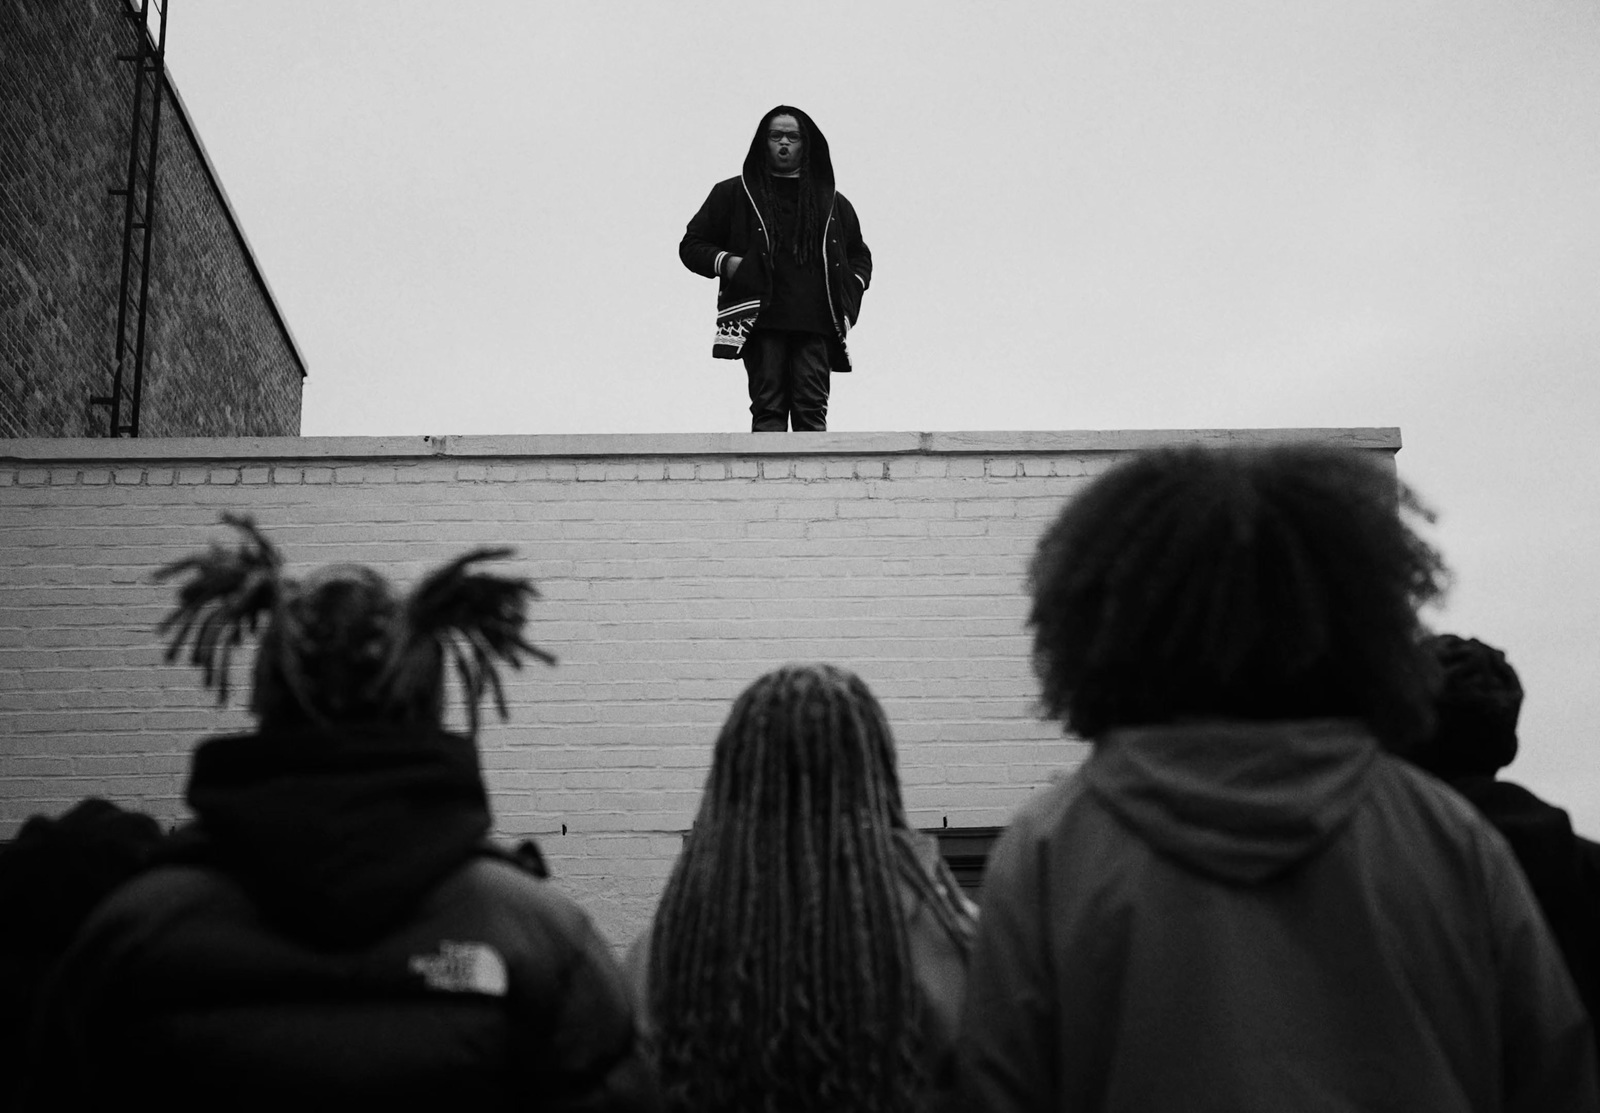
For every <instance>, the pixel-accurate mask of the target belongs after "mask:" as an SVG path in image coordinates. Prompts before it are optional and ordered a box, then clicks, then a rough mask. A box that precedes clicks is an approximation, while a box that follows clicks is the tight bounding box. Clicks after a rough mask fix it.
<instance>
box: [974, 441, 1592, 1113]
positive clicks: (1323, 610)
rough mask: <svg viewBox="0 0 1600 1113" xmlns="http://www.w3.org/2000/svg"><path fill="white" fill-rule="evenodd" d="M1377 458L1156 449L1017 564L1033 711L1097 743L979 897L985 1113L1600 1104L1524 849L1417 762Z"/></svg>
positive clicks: (1406, 556) (1432, 559)
mask: <svg viewBox="0 0 1600 1113" xmlns="http://www.w3.org/2000/svg"><path fill="white" fill-rule="evenodd" d="M1417 517H1423V518H1426V511H1425V510H1424V509H1423V508H1422V507H1421V505H1420V503H1418V502H1417V501H1416V499H1415V498H1414V496H1412V495H1411V493H1410V492H1409V491H1408V490H1407V489H1406V488H1405V487H1404V486H1403V485H1400V484H1398V483H1397V481H1396V478H1395V475H1394V471H1393V469H1392V467H1391V466H1387V462H1384V463H1379V462H1378V461H1375V460H1373V459H1372V458H1371V457H1370V456H1368V455H1365V454H1362V453H1358V452H1356V451H1353V450H1349V449H1340V448H1334V447H1330V446H1323V445H1312V444H1282V445H1272V446H1259V447H1227V448H1204V447H1199V446H1186V447H1173V448H1166V449H1161V450H1156V451H1150V452H1145V453H1140V454H1138V455H1136V456H1134V457H1132V458H1131V459H1129V460H1127V461H1125V462H1123V463H1121V464H1119V465H1118V466H1116V467H1114V468H1112V469H1110V470H1109V471H1107V472H1106V473H1105V474H1104V475H1102V476H1100V477H1099V478H1098V479H1096V480H1095V481H1094V482H1093V483H1092V484H1090V485H1089V486H1088V487H1086V488H1085V489H1084V491H1083V492H1082V493H1081V494H1080V495H1079V496H1078V497H1077V498H1075V499H1074V500H1072V501H1071V502H1069V503H1068V504H1067V505H1066V507H1065V508H1064V509H1063V510H1062V512H1061V514H1060V516H1059V517H1058V518H1057V519H1056V521H1055V523H1054V524H1053V525H1051V526H1050V527H1049V528H1048V529H1047V530H1046V531H1045V533H1044V536H1043V538H1042V539H1041V540H1040V542H1039V545H1038V549H1037V551H1036V553H1035V555H1034V558H1033V562H1032V566H1031V568H1030V575H1029V582H1030V586H1031V588H1032V606H1031V610H1030V612H1029V616H1028V624H1029V626H1031V628H1032V632H1033V657H1034V669H1035V672H1037V674H1038V677H1039V681H1040V685H1041V689H1042V693H1041V697H1042V698H1041V703H1042V705H1043V707H1044V709H1045V710H1046V711H1047V712H1048V713H1049V714H1050V715H1051V716H1052V717H1054V718H1057V719H1059V720H1061V721H1062V722H1063V724H1064V725H1066V726H1067V727H1069V728H1070V729H1071V730H1072V731H1073V732H1074V733H1075V734H1077V735H1078V736H1080V737H1082V738H1086V739H1087V740H1088V741H1089V742H1090V743H1091V744H1092V751H1091V753H1090V756H1089V757H1088V759H1087V760H1086V761H1085V762H1084V763H1083V764H1082V765H1081V766H1080V767H1079V768H1078V769H1077V770H1076V771H1075V772H1074V773H1073V774H1072V776H1071V777H1069V778H1068V779H1066V780H1064V781H1062V782H1060V783H1058V784H1056V785H1054V786H1052V787H1050V788H1048V789H1045V790H1044V791H1043V792H1041V793H1040V794H1039V796H1038V797H1036V798H1035V799H1034V800H1032V801H1030V802H1029V803H1028V804H1026V805H1024V807H1023V808H1022V809H1021V811H1019V812H1018V813H1017V814H1016V815H1015V816H1014V817H1013V818H1012V821H1011V823H1010V825H1009V826H1008V828H1007V829H1006V832H1005V834H1003V835H1002V836H1001V837H1000V839H999V841H998V842H997V843H996V845H995V847H994V849H993V851H992V852H991V853H990V856H989V861H988V864H987V867H986V870H985V874H984V887H983V919H982V921H981V922H980V924H979V927H978V939H977V941H976V943H975V944H974V950H973V959H972V969H971V972H970V975H969V979H968V989H967V997H966V1004H965V1009H964V1013H963V1016H962V1019H961V1029H960V1036H959V1040H958V1059H959V1063H960V1069H959V1074H960V1077H961V1080H962V1090H963V1091H964V1094H965V1098H966V1102H965V1105H964V1108H967V1109H971V1110H975V1111H979V1113H1021V1111H1023V1110H1026V1111H1028V1113H1038V1111H1042V1110H1062V1111H1066V1110H1072V1111H1074V1113H1097V1111H1104V1113H1110V1111H1132V1110H1138V1111H1139V1113H1168V1111H1171V1113H1180V1111H1181V1113H1192V1111H1208V1110H1218V1111H1220V1110H1228V1111H1236V1110H1238V1111H1242V1110H1319V1111H1328V1113H1332V1111H1352V1113H1353V1111H1356V1110H1430V1111H1444V1110H1451V1111H1459V1113H1535V1111H1547V1110H1557V1109H1559V1110H1562V1111H1563V1113H1596V1111H1597V1110H1600V1092H1597V1085H1596V1064H1595V1056H1594V1049H1593V1047H1592V1046H1591V1043H1590V1023H1589V1018H1588V1016H1587V1015H1586V1013H1585V1012H1584V1009H1583V1005H1582V1003H1581V1001H1580V1000H1579V997H1578V994H1577V993H1576V991H1575V990H1574V988H1573V984H1572V980H1571V979H1570V978H1569V977H1568V976H1567V971H1566V970H1565V968H1564V967H1563V965H1562V962H1561V955H1560V952H1559V951H1558V950H1557V949H1556V946H1555V943H1554V942H1553V941H1552V939H1551V937H1550V933H1549V931H1548V929H1547V928H1546V927H1545V925H1544V923H1543V922H1542V920H1541V918H1540V916H1539V910H1538V908H1537V907H1536V906H1535V904H1534V901H1533V897H1532V895H1531V894H1530V893H1529V891H1528V886H1527V883H1526V882H1525V881H1524V880H1523V878H1522V876H1521V872H1520V871H1519V870H1518V868H1517V863H1516V860H1515V859H1514V858H1513V857H1512V856H1511V853H1510V851H1509V850H1508V849H1507V848H1506V846H1505V843H1504V842H1503V841H1502V840H1501V839H1500V838H1499V837H1498V836H1497V835H1496V834H1495V833H1494V832H1493V831H1492V830H1491V829H1490V828H1489V827H1488V826H1487V825H1486V824H1485V823H1483V822H1482V820H1481V819H1479V818H1478V817H1477V816H1476V815H1475V814H1474V813H1473V811H1472V809H1471V808H1470V807H1468V806H1467V804H1466V802H1465V801H1464V800H1462V799H1461V798H1460V797H1458V796H1456V795H1455V794H1454V793H1452V792H1451V791H1450V790H1449V789H1447V788H1445V787H1444V786H1443V785H1441V784H1439V783H1438V782H1437V781H1435V780H1434V779H1433V778H1432V777H1429V776H1428V775H1426V774H1425V773H1422V772H1421V771H1420V770H1417V769H1415V768H1413V767H1412V766H1411V765H1410V764H1408V763H1407V762H1405V761H1403V760H1401V758H1400V755H1403V754H1404V753H1405V752H1406V751H1407V750H1409V749H1410V748H1411V747H1413V746H1414V745H1416V744H1417V742H1418V741H1419V740H1421V739H1422V738H1424V737H1425V736H1426V734H1427V732H1428V729H1429V723H1430V720H1431V718H1432V700H1431V691H1430V684H1431V680H1432V669H1431V668H1430V667H1429V665H1428V662H1427V661H1426V659H1425V658H1424V656H1423V654H1422V651H1421V649H1420V648H1419V645H1418V634H1419V632H1420V627H1419V623H1418V618H1417V608H1418V607H1419V606H1420V605H1421V604H1423V603H1425V602H1427V601H1429V600H1430V599H1433V598H1435V597H1436V596H1438V595H1439V593H1440V592H1441V591H1442V590H1443V586H1444V582H1445V573H1444V567H1443V563H1442V561H1441V559H1440V557H1439V555H1438V554H1437V553H1436V552H1435V551H1434V550H1433V549H1432V548H1431V547H1430V546H1429V545H1428V544H1427V543H1426V542H1425V541H1423V539H1422V538H1421V537H1419V536H1418V535H1417V534H1416V533H1415V532H1414V530H1413V529H1412V526H1411V524H1410V520H1411V519H1414V518H1417Z"/></svg>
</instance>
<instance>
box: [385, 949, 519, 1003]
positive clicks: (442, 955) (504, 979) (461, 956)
mask: <svg viewBox="0 0 1600 1113" xmlns="http://www.w3.org/2000/svg"><path fill="white" fill-rule="evenodd" d="M407 965H408V966H409V967H410V969H411V972H412V973H413V974H416V975H418V976H420V977H421V978H422V980H423V982H424V984H426V985H427V987H428V988H429V989H434V990H438V991H439V992H441V993H481V994H483V995H484V996H485V997H504V996H505V995H506V990H507V987H508V985H509V982H510V979H509V976H508V975H507V973H506V960H505V959H503V958H501V957H500V952H499V951H497V950H495V949H494V948H493V947H491V946H489V944H487V943H457V942H454V941H452V940H449V939H445V940H441V941H440V943H439V953H438V954H433V955H412V956H411V961H410V962H409V963H407Z"/></svg>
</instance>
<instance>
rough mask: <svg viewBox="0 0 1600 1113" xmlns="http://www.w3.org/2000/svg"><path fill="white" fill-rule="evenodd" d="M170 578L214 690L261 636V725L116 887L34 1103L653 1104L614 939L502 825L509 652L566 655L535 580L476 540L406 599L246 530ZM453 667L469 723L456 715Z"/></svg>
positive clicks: (50, 1011) (32, 1087)
mask: <svg viewBox="0 0 1600 1113" xmlns="http://www.w3.org/2000/svg"><path fill="white" fill-rule="evenodd" d="M224 520H225V521H226V522H228V523H229V524H231V525H232V526H233V527H235V528H236V529H237V530H238V531H239V533H240V534H241V535H242V538H241V541H240V543H239V544H238V546H237V547H235V548H226V547H223V546H221V545H213V546H212V547H211V549H210V551H209V552H205V553H202V554H199V555H197V556H194V557H190V558H188V559H185V560H180V561H178V562H176V563H174V564H172V565H169V566H167V567H166V568H164V569H162V570H161V572H160V573H158V576H159V577H161V578H166V577H177V578H179V579H180V580H181V584H180V587H179V590H178V606H177V608H176V609H175V610H174V611H173V612H172V613H171V615H170V616H169V617H168V618H167V619H166V621H165V622H163V623H162V625H161V630H162V631H164V632H165V633H167V634H168V636H169V638H170V644H169V648H168V652H167V656H168V659H169V660H170V659H172V658H173V657H175V656H176V655H177V654H179V653H180V652H183V651H184V650H185V649H187V651H188V652H187V656H188V659H189V661H190V662H192V663H193V664H195V665H198V666H199V668H200V669H201V673H202V677H203V681H204V683H205V685H206V686H207V687H214V688H215V689H216V690H217V693H218V702H219V704H220V703H224V702H226V700H227V698H228V693H229V673H230V665H231V657H232V654H233V651H234V650H235V649H236V648H238V647H239V646H240V645H241V643H242V642H243V641H244V638H245V635H246V633H248V632H253V631H257V630H258V629H259V631H260V645H259V649H258V651H257V653H256V662H255V671H254V681H253V684H252V691H251V701H250V706H251V710H252V712H253V714H254V716H255V718H256V720H257V729H256V730H254V731H253V732H251V733H248V734H243V735H232V736H226V737H220V738H214V739H211V740H209V741H206V742H203V743H201V745H200V746H199V748H198V749H197V750H196V751H195V754H194V758H193V762H192V766H191V771H190V777H189V784H188V791H187V799H188V802H189V805H190V807H191V809H192V810H193V812H194V815H195V819H194V821H193V822H192V823H191V824H189V825H188V826H187V827H186V828H183V829H181V830H180V831H179V832H178V833H177V834H176V835H174V836H173V837H172V838H171V839H170V841H169V843H168V845H166V846H165V847H164V848H163V849H162V850H161V851H160V852H159V854H158V864H157V865H156V866H155V867H154V868H151V869H149V870H148V871H147V872H145V873H143V874H142V875H140V876H139V877H137V878H135V879H134V880H132V881H131V882H129V883H127V884H125V885H124V886H122V887H121V888H120V889H118V890H117V891H116V892H115V893H113V894H112V895H111V897H110V898H109V899H107V900H106V901H105V902H103V903H102V904H101V905H100V907H99V908H98V909H97V910H96V912H95V913H94V915H93V916H92V917H91V918H90V920H89V922H88V923H87V925H86V926H85V927H84V929H83V930H82V931H81V932H80V933H79V935H78V938H77V940H76V941H75V943H74V944H73V947H72V948H71V950H70V952H69V953H68V955H67V956H66V958H65V959H64V960H63V964H62V967H61V970H60V972H59V974H58V976H57V978H56V981H55V983H54V987H53V989H52V991H51V992H50V993H49V995H48V997H47V999H46V1001H45V1003H44V1006H43V1009H42V1011H41V1016H40V1020H39V1022H38V1024H37V1026H36V1033H35V1037H34V1047H35V1054H34V1056H33V1069H32V1071H31V1075H30V1078H29V1080H28V1086H27V1093H28V1094H29V1102H30V1104H32V1105H35V1106H44V1105H48V1106H50V1107H52V1108H90V1107H105V1106H107V1105H109V1104H112V1103H118V1104H120V1103H123V1102H128V1103H132V1104H136V1105H149V1106H150V1107H152V1108H169V1109H170V1108H180V1109H187V1108H196V1109H199V1108H205V1109H275V1110H276V1109H286V1108H287V1109H298V1108H379V1107H389V1108H415V1107H421V1106H424V1105H434V1106H436V1107H439V1108H455V1107H468V1108H470V1107H474V1106H476V1107H479V1108H491V1107H493V1108H499V1107H503V1106H507V1105H510V1104H513V1103H519V1102H520V1103H525V1104H532V1105H535V1106H537V1107H538V1108H541V1109H552V1110H579V1109H581V1110H613V1111H618V1113H624V1111H628V1113H631V1111H636V1110H637V1111H643V1110H652V1109H655V1108H656V1107H657V1102H656V1092H655V1088H654V1084H653V1082H652V1080H651V1076H650V1071H649V1068H648V1065H647V1062H646V1060H645V1058H644V1056H643V1049H642V1045H640V1044H639V1042H638V1041H637V1040H636V1037H635V1030H634V1025H633V1018H632V1011H631V1006H630V1004H629V1001H628V996H627V990H626V986H625V984H624V982H623V981H622V978H621V973H620V970H619V969H618V967H617V965H616V963H615V960H614V959H613V958H612V956H611V954H610V951H609V949H608V947H607V945H606V944H605V943H604V941H603V940H601V938H600V937H599V935H598V934H597V933H596V931H595V929H594V928H593V927H592V925H591V924H590V922H589V920H588V918H587V917H586V916H585V915H584V913H583V912H582V910H581V909H579V908H578V906H577V905H576V904H574V903H573V902H572V901H571V900H569V899H568V898H566V897H564V896H562V895H561V894H560V893H558V892H556V891H555V889H554V888H553V887H552V886H551V884H550V883H549V882H548V881H547V880H545V879H543V877H542V876H538V875H536V873H537V872H538V871H536V870H530V869H529V868H528V866H529V863H532V862H536V861H537V855H536V854H535V855H530V854H528V853H526V852H524V853H521V854H518V853H513V852H510V851H503V850H500V849H498V848H497V847H495V846H494V845H493V844H491V843H490V842H488V841H487V836H488V834H489V829H490V814H489V803H488V799H487V795H486V792H485V789H484V784H483V778H482V774H481V772H480V770H479V765H478V754H477V747H476V745H475V742H474V736H475V735H476V732H477V705H478V703H479V702H480V701H481V699H482V697H483V696H484V695H485V694H486V693H487V694H490V695H492V696H493V698H494V701H495V704H496V706H497V708H498V709H499V711H500V714H501V715H502V717H503V716H504V715H505V714H506V704H505V698H504V693H503V691H502V688H501V684H500V680H499V677H498V671H497V670H498V666H499V665H501V664H509V665H511V666H512V667H520V666H521V664H522V662H523V661H524V660H526V659H528V658H533V659H535V660H540V661H544V662H546V663H552V662H553V658H552V657H551V656H550V655H549V654H547V653H545V652H544V651H543V650H541V649H539V648H537V647H535V646H534V645H532V644H531V643H530V642H528V641H527V639H526V638H525V636H524V634H523V627H524V625H525V623H526V621H527V609H528V604H529V602H530V601H531V600H532V599H534V598H535V597H536V592H535V590H534V587H533V585H532V584H531V583H530V582H529V581H528V580H526V579H521V578H515V577H507V576H499V575H494V574H491V573H489V572H486V571H484V570H482V568H481V567H480V565H482V564H483V563H485V562H487V561H491V560H496V559H499V558H503V557H506V556H509V555H510V554H511V550H509V549H476V550H473V551H472V552H469V553H466V554H464V555H463V556H461V557H460V558H458V559H456V560H454V561H451V562H449V563H448V564H446V565H444V566H443V567H441V568H439V569H437V570H435V571H433V572H431V573H429V574H428V575H426V576H425V577H423V579H422V581H421V582H420V583H419V584H418V585H417V586H416V587H415V588H413V589H412V590H411V591H409V592H406V593H401V592H399V591H397V590H396V589H395V588H394V587H393V586H392V585H391V584H390V583H389V581H388V580H387V579H386V578H385V577H383V576H382V575H380V574H379V573H378V572H376V571H374V570H372V569H370V568H365V567H360V566H354V565H336V566H333V567H329V568H324V569H322V570H320V571H318V572H315V573H313V574H312V575H310V576H308V577H306V578H305V579H303V580H300V579H296V578H292V577H290V576H289V575H288V574H287V571H286V570H285V568H284V564H283V560H282V557H281V556H280V554H279V552H278V550H277V548H276V547H275V546H274V545H273V544H272V543H271V541H269V540H268V539H267V538H266V537H265V536H264V535H263V534H262V533H261V531H260V530H259V529H257V527H256V525H255V523H254V522H253V521H251V520H250V519H248V518H237V517H231V516H226V515H225V516H224ZM447 662H448V663H449V664H450V665H452V666H453V667H454V670H455V672H456V675H457V676H458V678H459V680H460V689H461V692H462V694H463V695H464V697H465V701H466V704H467V718H468V732H467V734H465V735H462V734H456V733H451V732H449V731H447V730H445V729H444V711H445V669H446V665H447Z"/></svg>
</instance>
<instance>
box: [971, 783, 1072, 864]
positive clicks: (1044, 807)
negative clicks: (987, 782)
mask: <svg viewBox="0 0 1600 1113" xmlns="http://www.w3.org/2000/svg"><path fill="white" fill-rule="evenodd" d="M1091 800H1092V796H1091V794H1090V793H1089V792H1088V791H1087V787H1086V781H1085V779H1084V777H1083V774H1082V772H1081V771H1073V772H1071V773H1064V774H1062V775H1061V776H1060V777H1058V778H1056V779H1054V780H1053V781H1052V782H1051V783H1050V784H1049V785H1048V786H1046V787H1045V788H1042V789H1040V790H1039V791H1037V792H1035V793H1034V794H1033V795H1032V796H1031V797H1029V798H1028V799H1027V800H1026V801H1025V802H1024V803H1023V804H1022V806H1021V807H1019V808H1018V809H1017V810H1016V812H1014V813H1013V814H1012V816H1011V819H1010V821H1009V822H1008V823H1007V824H1006V828H1005V830H1004V831H1002V832H1001V833H1000V837H999V839H998V840H996V842H995V845H994V848H993V849H992V850H991V851H990V863H991V864H994V863H998V862H1002V861H1004V862H1007V863H1011V864H1013V865H1018V864H1020V863H1022V862H1024V861H1026V860H1028V859H1031V858H1033V857H1034V856H1035V855H1037V854H1040V853H1045V852H1047V851H1046V848H1047V847H1048V846H1049V845H1050V844H1053V843H1055V842H1057V841H1059V840H1060V839H1061V838H1062V837H1063V836H1062V832H1063V831H1064V830H1066V828H1067V827H1068V826H1069V825H1070V824H1071V823H1072V821H1073V818H1074V817H1075V816H1076V815H1077V814H1078V813H1080V812H1081V811H1082V810H1083V809H1084V807H1085V806H1086V805H1088V804H1089V803H1090V802H1091Z"/></svg>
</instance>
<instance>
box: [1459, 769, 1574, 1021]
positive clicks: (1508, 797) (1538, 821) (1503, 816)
mask: <svg viewBox="0 0 1600 1113" xmlns="http://www.w3.org/2000/svg"><path fill="white" fill-rule="evenodd" d="M1446 783H1447V784H1449V785H1450V787H1451V788H1453V789H1455V790H1456V791H1457V792H1459V793H1461V795H1463V796H1465V797H1466V798H1467V800H1468V801H1469V802H1470V803H1471V804H1472V806H1473V807H1475V808H1477V809H1478V814H1480V815H1481V816H1483V818H1485V819H1487V820H1488V821H1489V822H1490V823H1491V824H1493V825H1494V829H1495V830H1497V831H1499V832H1500V834H1502V835H1503V836H1505V840H1506V842H1508V843H1510V844H1511V852H1512V853H1513V854H1515V855H1516V857H1517V864H1518V865H1520V866H1521V867H1522V872H1523V874H1524V875H1525V876H1526V877H1527V879H1528V885H1529V887H1530V888H1531V889H1532V890H1533V895H1534V899H1536V900H1537V901H1538V902H1539V908H1540V909H1541V910H1542V911H1543V912H1544V916H1545V921H1546V922H1547V923H1548V924H1549V925H1550V931H1551V934H1552V935H1554V936H1555V940H1556V945H1557V946H1559V947H1560V948H1561V953H1562V955H1564V956H1565V957H1566V960H1567V971H1568V972H1569V973H1570V974H1571V975H1572V980H1573V982H1574V983H1575V984H1576V985H1577V987H1578V995H1579V996H1580V997H1582V998H1583V1004H1584V1007H1585V1008H1586V1009H1587V1010H1588V1012H1589V1016H1590V1018H1591V1019H1593V1018H1594V1017H1595V1016H1596V1015H1600V844H1597V843H1595V842H1592V841H1591V840H1589V839H1586V838H1583V837H1582V836H1580V835H1578V834H1577V833H1576V832H1574V831H1573V829H1572V820H1571V819H1569V818H1568V816H1567V813H1566V812H1565V811H1563V810H1562V809H1561V808H1558V807H1556V806H1555V805H1554V804H1548V803H1546V802H1545V801H1543V800H1541V799H1539V797H1537V796H1535V795H1534V794H1533V793H1531V792H1529V791H1528V790H1527V789H1525V788H1523V787H1522V786H1521V785H1519V784H1513V783H1511V782H1510V781H1497V780H1495V779H1494V777H1493V775H1491V774H1485V775H1480V776H1465V777H1457V778H1453V779H1450V780H1448V781H1447V782H1446Z"/></svg>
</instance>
